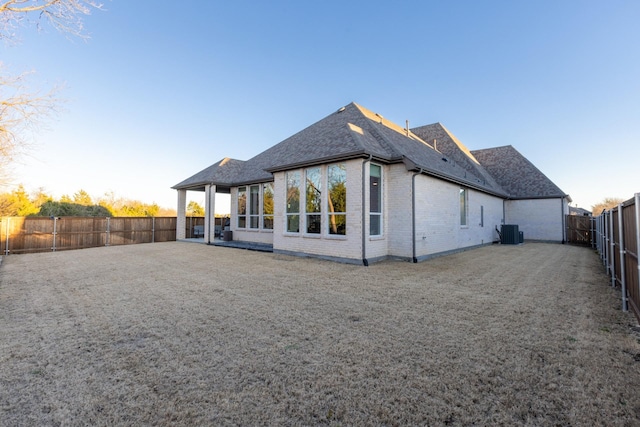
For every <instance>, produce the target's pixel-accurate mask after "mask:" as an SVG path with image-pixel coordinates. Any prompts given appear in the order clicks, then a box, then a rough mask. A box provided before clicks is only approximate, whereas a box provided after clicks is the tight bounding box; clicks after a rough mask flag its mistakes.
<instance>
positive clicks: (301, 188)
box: [173, 103, 571, 265]
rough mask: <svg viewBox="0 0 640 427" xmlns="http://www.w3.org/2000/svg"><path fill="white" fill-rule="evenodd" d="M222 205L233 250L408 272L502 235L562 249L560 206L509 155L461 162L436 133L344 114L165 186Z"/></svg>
mask: <svg viewBox="0 0 640 427" xmlns="http://www.w3.org/2000/svg"><path fill="white" fill-rule="evenodd" d="M173 188H174V189H176V190H177V191H178V226H177V238H178V239H180V238H184V231H183V230H184V224H185V205H186V192H187V191H204V192H205V205H206V206H205V209H206V212H207V214H206V218H205V240H206V241H207V242H212V241H213V238H214V236H213V228H212V227H211V224H212V222H211V218H212V217H213V212H214V201H215V198H214V197H213V195H214V194H215V193H228V194H230V195H231V230H232V232H233V240H239V241H243V242H255V243H264V244H269V245H272V246H273V251H274V252H276V253H284V254H293V255H305V256H317V257H322V258H328V259H333V260H339V261H344V262H353V263H364V264H365V265H368V263H369V262H375V261H378V260H382V259H386V258H401V259H406V260H410V261H413V262H417V261H420V260H424V259H427V258H430V257H433V256H436V255H442V254H446V253H450V252H455V251H459V250H462V249H467V248H473V247H477V246H481V245H485V244H489V243H492V242H494V241H496V240H497V239H498V234H497V229H498V228H499V227H500V225H501V224H518V225H519V230H520V231H522V232H523V233H524V236H525V239H527V240H543V241H555V242H564V240H565V227H564V215H565V214H566V213H568V204H569V202H570V201H571V199H570V197H569V196H568V195H567V194H565V193H564V192H563V191H561V190H560V189H559V188H558V187H557V186H556V185H555V184H553V182H551V181H550V180H549V179H548V178H547V177H546V176H545V175H544V174H543V173H542V172H540V171H539V170H538V169H537V168H536V167H535V166H534V165H533V164H531V162H529V161H528V160H527V159H526V158H525V157H524V156H522V155H521V154H520V153H519V152H518V151H517V150H516V149H515V148H513V147H512V146H504V147H497V148H489V149H486V150H478V151H469V150H468V149H467V148H466V147H465V146H464V145H463V144H462V143H461V142H460V141H459V140H458V139H457V138H456V137H455V136H454V135H453V134H452V133H451V132H449V131H448V130H447V129H446V128H445V127H444V126H443V125H442V124H440V123H436V124H432V125H428V126H422V127H418V128H415V129H408V128H403V127H401V126H399V125H396V124H394V123H392V122H391V121H389V120H387V119H385V118H384V117H382V116H381V115H379V114H376V113H374V112H371V111H369V110H367V109H366V108H364V107H362V106H360V105H357V104H355V103H351V104H349V105H346V106H344V107H342V108H340V109H338V110H337V111H335V112H334V113H332V114H330V115H329V116H327V117H325V118H324V119H322V120H320V121H318V122H317V123H315V124H313V125H311V126H309V127H307V128H306V129H304V130H301V131H300V132H298V133H296V134H295V135H292V136H291V137H289V138H287V139H285V140H284V141H282V142H280V143H278V144H277V145H274V146H273V147H271V148H269V149H267V150H266V151H264V152H262V153H260V154H258V155H257V156H255V157H253V158H251V159H249V160H246V161H241V160H235V159H229V158H224V159H223V160H221V161H219V162H217V163H215V164H213V165H211V166H209V167H208V168H206V169H204V170H202V171H200V172H198V173H196V174H195V175H193V176H192V177H190V178H187V179H186V180H184V181H182V182H180V183H179V184H177V185H175V186H174V187H173Z"/></svg>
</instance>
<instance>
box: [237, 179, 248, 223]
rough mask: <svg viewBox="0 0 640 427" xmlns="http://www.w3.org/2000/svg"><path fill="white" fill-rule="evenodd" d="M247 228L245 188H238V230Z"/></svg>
mask: <svg viewBox="0 0 640 427" xmlns="http://www.w3.org/2000/svg"><path fill="white" fill-rule="evenodd" d="M246 226H247V187H238V228H245V227H246Z"/></svg>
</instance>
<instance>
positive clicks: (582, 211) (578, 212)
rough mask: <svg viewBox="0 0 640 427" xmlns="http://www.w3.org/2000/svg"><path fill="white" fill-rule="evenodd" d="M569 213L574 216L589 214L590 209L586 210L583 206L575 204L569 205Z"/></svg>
mask: <svg viewBox="0 0 640 427" xmlns="http://www.w3.org/2000/svg"><path fill="white" fill-rule="evenodd" d="M569 215H576V216H591V211H588V210H586V209H584V208H579V207H577V206H575V207H574V206H569Z"/></svg>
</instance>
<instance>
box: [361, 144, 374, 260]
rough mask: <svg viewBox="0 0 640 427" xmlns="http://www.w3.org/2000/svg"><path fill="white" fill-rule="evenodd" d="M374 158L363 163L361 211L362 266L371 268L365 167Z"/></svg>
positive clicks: (371, 155) (370, 155) (371, 156)
mask: <svg viewBox="0 0 640 427" xmlns="http://www.w3.org/2000/svg"><path fill="white" fill-rule="evenodd" d="M372 158H373V154H369V158H368V159H366V160H363V161H362V208H361V209H360V210H361V211H362V265H364V266H365V267H368V266H369V260H367V247H366V244H367V233H366V231H367V230H366V228H365V224H366V219H367V214H366V210H365V206H367V204H366V203H367V199H366V197H365V190H366V183H365V179H364V177H365V167H364V165H366V164H367V163H368V162H370V161H371V159H372Z"/></svg>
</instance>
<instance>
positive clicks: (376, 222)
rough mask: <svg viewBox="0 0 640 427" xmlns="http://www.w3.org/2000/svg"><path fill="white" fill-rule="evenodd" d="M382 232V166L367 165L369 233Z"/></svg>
mask: <svg viewBox="0 0 640 427" xmlns="http://www.w3.org/2000/svg"><path fill="white" fill-rule="evenodd" d="M381 234H382V167H380V166H379V165H374V164H371V165H370V166H369V235H371V236H380V235H381Z"/></svg>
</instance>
